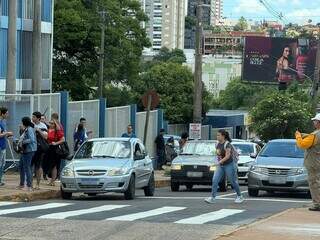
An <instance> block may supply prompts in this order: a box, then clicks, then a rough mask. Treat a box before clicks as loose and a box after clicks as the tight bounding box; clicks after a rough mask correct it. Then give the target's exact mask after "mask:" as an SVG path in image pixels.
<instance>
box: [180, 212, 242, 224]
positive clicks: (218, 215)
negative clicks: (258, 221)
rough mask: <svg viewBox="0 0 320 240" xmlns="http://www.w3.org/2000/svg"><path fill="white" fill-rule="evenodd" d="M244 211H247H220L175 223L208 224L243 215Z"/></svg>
mask: <svg viewBox="0 0 320 240" xmlns="http://www.w3.org/2000/svg"><path fill="white" fill-rule="evenodd" d="M244 211H245V210H239V209H221V210H219V211H215V212H210V213H206V214H202V215H199V216H196V217H191V218H185V219H181V220H179V221H176V222H175V223H179V224H204V223H207V222H213V221H217V220H219V219H222V218H226V217H229V216H232V215H235V214H238V213H242V212H244Z"/></svg>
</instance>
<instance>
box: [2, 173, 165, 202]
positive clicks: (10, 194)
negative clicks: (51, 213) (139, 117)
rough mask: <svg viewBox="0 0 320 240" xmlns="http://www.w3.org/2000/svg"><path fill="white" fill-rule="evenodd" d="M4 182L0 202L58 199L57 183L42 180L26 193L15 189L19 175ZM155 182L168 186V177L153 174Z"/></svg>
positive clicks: (58, 186) (161, 174) (8, 176)
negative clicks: (37, 187)
mask: <svg viewBox="0 0 320 240" xmlns="http://www.w3.org/2000/svg"><path fill="white" fill-rule="evenodd" d="M4 180H5V186H2V187H0V201H34V200H44V199H52V198H59V197H60V185H59V183H57V184H56V186H55V187H52V186H48V185H47V183H48V181H44V180H42V181H41V184H40V190H34V191H33V192H27V191H23V190H17V189H16V187H17V186H18V184H19V175H18V174H17V173H8V174H6V175H5V179H4ZM155 180H156V182H155V184H156V187H157V188H160V187H167V186H170V177H165V176H164V172H163V171H156V172H155ZM34 181H35V179H34Z"/></svg>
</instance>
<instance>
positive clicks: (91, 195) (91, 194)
mask: <svg viewBox="0 0 320 240" xmlns="http://www.w3.org/2000/svg"><path fill="white" fill-rule="evenodd" d="M87 194H88V196H89V197H95V196H97V194H96V193H87Z"/></svg>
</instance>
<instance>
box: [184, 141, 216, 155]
mask: <svg viewBox="0 0 320 240" xmlns="http://www.w3.org/2000/svg"><path fill="white" fill-rule="evenodd" d="M181 154H182V155H203V156H214V155H215V154H216V145H215V143H213V142H208V143H206V142H192V141H191V142H187V143H186V145H185V146H184V147H183V150H182V153H181Z"/></svg>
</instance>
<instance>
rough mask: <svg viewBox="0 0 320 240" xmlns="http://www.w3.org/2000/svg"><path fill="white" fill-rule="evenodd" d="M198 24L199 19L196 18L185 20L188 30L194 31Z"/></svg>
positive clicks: (187, 17) (190, 17)
mask: <svg viewBox="0 0 320 240" xmlns="http://www.w3.org/2000/svg"><path fill="white" fill-rule="evenodd" d="M196 24H197V18H196V17H194V16H186V18H185V28H186V29H192V28H194V27H195V26H196Z"/></svg>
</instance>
